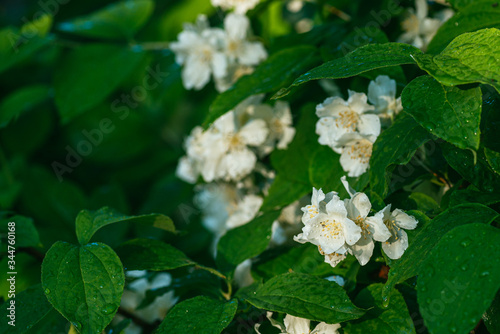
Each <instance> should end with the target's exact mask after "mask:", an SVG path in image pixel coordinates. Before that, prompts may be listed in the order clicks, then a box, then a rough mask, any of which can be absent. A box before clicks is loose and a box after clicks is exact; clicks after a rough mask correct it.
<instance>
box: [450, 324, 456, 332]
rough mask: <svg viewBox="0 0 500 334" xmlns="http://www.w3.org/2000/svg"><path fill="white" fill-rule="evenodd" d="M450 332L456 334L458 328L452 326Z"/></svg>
mask: <svg viewBox="0 0 500 334" xmlns="http://www.w3.org/2000/svg"><path fill="white" fill-rule="evenodd" d="M450 332H452V333H456V332H457V328H456V327H455V326H453V325H451V326H450Z"/></svg>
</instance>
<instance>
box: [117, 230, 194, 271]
mask: <svg viewBox="0 0 500 334" xmlns="http://www.w3.org/2000/svg"><path fill="white" fill-rule="evenodd" d="M115 251H116V253H117V254H118V257H119V258H120V260H121V261H122V263H123V267H124V268H125V269H126V270H153V271H164V270H171V269H175V268H180V267H185V266H190V265H195V264H196V263H195V262H193V261H191V260H190V259H189V258H188V257H187V256H186V254H184V253H183V252H181V251H180V250H178V249H177V248H175V247H173V246H171V245H169V244H166V243H164V242H163V241H160V240H154V239H143V238H141V239H133V240H129V241H127V242H125V243H123V244H121V245H120V246H118V247H117V248H116V249H115Z"/></svg>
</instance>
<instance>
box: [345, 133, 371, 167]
mask: <svg viewBox="0 0 500 334" xmlns="http://www.w3.org/2000/svg"><path fill="white" fill-rule="evenodd" d="M372 148H373V144H372V143H371V142H369V141H368V140H366V139H364V140H360V141H357V142H356V143H355V144H354V145H352V146H351V147H350V148H349V149H348V150H349V151H348V153H349V156H350V158H351V159H354V160H359V162H360V163H363V164H367V163H368V162H369V161H370V158H371V156H372Z"/></svg>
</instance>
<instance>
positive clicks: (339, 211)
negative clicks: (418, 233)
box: [294, 177, 418, 267]
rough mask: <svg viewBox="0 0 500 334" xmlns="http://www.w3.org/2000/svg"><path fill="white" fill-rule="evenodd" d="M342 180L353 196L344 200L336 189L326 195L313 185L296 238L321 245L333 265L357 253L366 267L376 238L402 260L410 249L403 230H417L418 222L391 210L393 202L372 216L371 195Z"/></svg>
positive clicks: (360, 261) (391, 253)
mask: <svg viewBox="0 0 500 334" xmlns="http://www.w3.org/2000/svg"><path fill="white" fill-rule="evenodd" d="M342 183H343V184H344V186H345V188H346V190H347V192H348V193H349V195H350V196H351V198H349V199H344V200H341V199H340V197H339V196H338V193H337V192H334V191H332V192H329V193H327V194H324V193H323V191H322V190H321V189H319V190H317V189H315V188H313V194H312V198H311V204H310V205H307V206H305V207H303V208H302V211H303V212H304V214H303V216H302V223H303V224H304V227H303V228H302V233H300V234H299V235H297V236H296V237H295V238H294V239H295V241H297V242H300V243H306V242H310V243H312V244H314V245H316V246H318V249H319V251H320V253H321V254H322V255H324V256H325V262H327V263H329V264H330V265H331V266H332V267H335V266H336V265H337V264H338V263H339V262H341V261H342V260H343V259H345V257H346V255H347V254H352V255H354V256H355V257H356V259H357V260H358V261H359V263H360V264H361V265H363V266H364V265H365V264H367V263H368V261H369V260H370V258H371V256H372V254H373V249H374V247H375V243H374V241H379V242H381V243H382V249H383V250H384V252H385V253H386V255H387V256H388V257H389V258H391V259H399V258H400V257H401V256H402V255H403V253H404V251H405V250H406V249H407V248H408V236H407V234H406V232H405V231H404V229H414V228H415V227H416V226H417V223H418V221H417V220H416V219H415V218H414V217H413V216H409V215H407V214H406V213H404V212H403V211H401V210H399V209H396V210H394V211H392V212H391V205H390V204H389V205H388V206H387V207H385V208H384V209H383V210H381V211H380V212H377V213H376V214H374V215H372V216H369V214H370V210H371V203H370V200H369V198H368V196H366V194H364V193H358V192H355V191H354V190H353V189H352V188H351V187H350V186H349V184H348V183H347V181H346V178H345V177H342Z"/></svg>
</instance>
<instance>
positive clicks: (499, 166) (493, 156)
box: [484, 147, 500, 174]
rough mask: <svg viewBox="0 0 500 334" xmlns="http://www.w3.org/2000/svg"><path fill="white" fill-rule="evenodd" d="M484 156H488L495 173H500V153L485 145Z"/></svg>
mask: <svg viewBox="0 0 500 334" xmlns="http://www.w3.org/2000/svg"><path fill="white" fill-rule="evenodd" d="M484 156H485V157H486V160H487V161H488V164H489V165H490V167H491V169H493V171H495V173H497V174H500V153H499V152H496V151H493V150H490V149H488V148H486V147H485V148H484Z"/></svg>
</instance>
